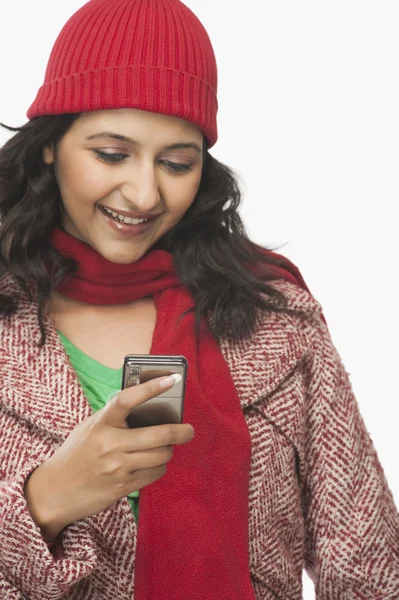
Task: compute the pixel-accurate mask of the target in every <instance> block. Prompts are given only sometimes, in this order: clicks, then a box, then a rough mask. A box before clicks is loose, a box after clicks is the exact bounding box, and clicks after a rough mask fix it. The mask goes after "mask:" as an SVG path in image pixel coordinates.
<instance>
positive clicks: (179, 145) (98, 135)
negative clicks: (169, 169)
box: [86, 131, 202, 154]
mask: <svg viewBox="0 0 399 600" xmlns="http://www.w3.org/2000/svg"><path fill="white" fill-rule="evenodd" d="M98 138H113V139H114V140H119V141H121V142H127V143H128V144H132V145H133V146H140V143H139V142H138V141H137V140H135V139H133V138H131V137H127V136H125V135H121V134H119V133H113V132H112V131H102V132H101V133H95V134H94V135H90V136H89V137H87V138H86V140H94V139H98ZM186 148H192V149H193V150H195V151H196V152H198V154H202V148H201V147H200V146H199V145H198V144H196V143H195V142H178V143H176V144H170V145H169V146H165V147H164V148H163V150H185V149H186Z"/></svg>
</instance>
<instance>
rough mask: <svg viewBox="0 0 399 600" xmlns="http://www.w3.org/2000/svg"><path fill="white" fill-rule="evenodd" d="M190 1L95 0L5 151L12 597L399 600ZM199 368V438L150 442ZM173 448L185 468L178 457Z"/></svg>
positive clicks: (381, 504) (346, 411) (358, 430)
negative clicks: (249, 222) (249, 184)
mask: <svg viewBox="0 0 399 600" xmlns="http://www.w3.org/2000/svg"><path fill="white" fill-rule="evenodd" d="M216 94H217V70H216V62H215V57H214V54H213V50H212V46H211V43H210V41H209V38H208V35H207V33H206V31H205V30H204V28H203V26H202V25H201V23H200V22H199V21H198V19H197V18H196V17H195V16H194V15H193V13H192V12H191V11H190V10H189V9H188V8H187V7H186V6H185V5H184V4H183V3H181V2H180V1H179V0H153V1H152V2H144V1H142V0H91V1H90V2H88V3H87V4H85V5H84V6H83V7H82V8H81V9H80V10H79V11H78V12H77V13H76V14H75V15H73V16H72V18H71V19H70V20H69V21H68V22H67V23H66V25H65V27H64V28H63V30H62V32H61V33H60V35H59V37H58V39H57V41H56V43H55V46H54V48H53V51H52V54H51V57H50V60H49V64H48V68H47V72H46V76H45V81H44V84H43V86H42V87H41V88H40V90H39V92H38V94H37V97H36V99H35V101H34V102H33V104H32V105H31V106H30V108H29V110H28V115H27V116H28V119H29V121H28V122H27V123H26V124H25V125H24V126H23V127H21V128H19V129H16V130H15V135H14V136H13V137H12V138H11V139H10V140H9V141H8V142H7V143H6V144H5V146H4V147H3V148H2V149H1V151H0V222H1V225H0V265H1V272H0V314H1V320H0V352H1V356H0V380H1V388H0V432H1V433H0V436H1V444H0V595H1V597H2V598H7V599H8V600H17V599H22V598H29V599H31V600H44V599H46V600H58V599H60V600H61V599H69V600H72V599H74V600H89V599H93V598H95V599H99V600H111V599H112V600H128V599H129V600H131V599H132V598H135V600H182V599H183V598H190V599H195V600H205V599H210V598H212V600H213V599H217V600H254V599H257V600H271V599H274V600H275V599H277V598H278V599H280V600H283V599H284V600H287V599H288V598H289V599H290V600H299V599H300V598H302V570H303V569H304V568H305V569H306V570H307V571H308V573H309V575H310V576H311V577H312V579H313V581H314V583H315V589H316V595H317V598H319V599H320V600H342V599H344V598H345V599H347V600H354V599H358V600H365V599H367V600H382V599H384V600H389V599H391V600H394V599H396V600H397V598H398V597H399V518H398V513H397V511H396V508H395V506H394V501H393V497H392V494H391V491H390V489H389V487H388V484H387V481H386V478H385V476H384V472H383V470H382V467H381V465H380V462H379V460H378V457H377V455H376V452H375V449H374V447H373V444H372V441H371V439H370V437H369V435H368V433H367V430H366V428H365V425H364V422H363V420H362V417H361V415H360V414H359V410H358V406H357V402H356V399H355V397H354V395H353V392H352V388H351V384H350V381H349V377H348V374H347V373H346V370H345V368H344V366H343V364H342V361H341V359H340V357H339V355H338V353H337V350H336V349H335V347H334V345H333V343H332V341H331V337H330V335H329V332H328V328H327V326H326V323H325V321H324V319H323V315H322V309H321V306H320V304H319V303H318V302H317V301H316V300H315V299H314V298H313V297H312V295H311V294H310V292H309V290H308V289H307V287H306V285H305V282H304V281H303V279H302V277H301V275H300V272H299V271H298V269H297V268H296V267H295V266H294V265H293V264H292V263H290V262H289V261H288V260H287V259H285V258H284V257H282V256H280V255H278V254H276V253H274V252H272V251H271V250H267V249H263V248H260V247H258V246H256V245H255V244H254V243H252V242H251V241H250V240H249V239H248V237H247V236H246V233H245V229H244V227H243V224H242V222H241V220H240V217H239V215H238V212H237V209H238V206H239V202H240V192H239V188H238V185H237V182H236V179H235V178H234V175H233V173H232V172H231V171H230V170H229V169H228V168H226V167H225V166H223V165H222V164H220V163H219V162H218V161H217V160H215V158H213V157H212V155H211V154H210V153H209V149H210V148H211V147H212V146H213V145H214V144H215V142H216V139H217V126H216V114H217V95H216ZM126 354H171V355H174V354H178V355H184V356H185V357H186V358H187V360H188V365H189V368H188V379H187V388H186V395H185V409H184V422H183V424H174V425H157V426H152V427H144V428H141V429H130V428H129V427H128V425H127V418H128V416H129V414H130V412H131V411H132V409H133V408H134V407H136V406H139V405H140V404H142V403H143V402H145V401H146V400H149V399H150V398H154V397H156V396H157V395H159V394H160V393H162V392H163V391H165V390H167V389H171V387H172V386H173V385H174V384H175V383H176V379H174V378H172V379H171V380H169V379H166V380H165V378H161V379H159V378H158V379H156V380H153V381H150V382H147V383H141V384H140V385H138V386H135V387H132V388H128V389H126V390H123V391H122V392H121V391H120V382H121V365H122V361H123V358H124V356H125V355H126ZM172 452H173V458H172Z"/></svg>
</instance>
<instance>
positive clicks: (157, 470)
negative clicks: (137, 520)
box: [124, 465, 167, 496]
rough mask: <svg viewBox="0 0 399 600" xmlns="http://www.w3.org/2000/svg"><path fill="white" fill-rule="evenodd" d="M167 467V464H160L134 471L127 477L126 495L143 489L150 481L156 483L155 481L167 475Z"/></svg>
mask: <svg viewBox="0 0 399 600" xmlns="http://www.w3.org/2000/svg"><path fill="white" fill-rule="evenodd" d="M166 468H167V467H166V465H160V466H159V467H151V468H150V469H140V470H137V471H133V472H132V473H131V474H130V475H129V477H128V479H127V484H126V487H125V491H124V496H127V495H128V494H131V493H132V492H136V491H137V490H141V489H142V488H144V487H145V486H147V485H149V484H150V483H154V481H157V480H158V479H160V478H161V477H162V476H163V475H165V473H166Z"/></svg>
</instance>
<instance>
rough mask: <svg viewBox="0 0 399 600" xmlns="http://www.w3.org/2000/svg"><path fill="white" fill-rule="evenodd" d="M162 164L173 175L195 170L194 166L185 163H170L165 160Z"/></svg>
mask: <svg viewBox="0 0 399 600" xmlns="http://www.w3.org/2000/svg"><path fill="white" fill-rule="evenodd" d="M161 162H162V164H164V165H165V166H166V168H167V169H169V170H170V171H172V172H173V173H186V172H187V171H192V170H193V165H190V164H188V165H187V164H183V163H174V162H170V161H169V160H163V161H161Z"/></svg>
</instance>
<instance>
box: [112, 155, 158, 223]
mask: <svg viewBox="0 0 399 600" xmlns="http://www.w3.org/2000/svg"><path fill="white" fill-rule="evenodd" d="M121 193H122V195H123V197H124V198H125V199H126V200H127V201H128V202H129V204H130V205H131V208H133V209H137V211H139V212H142V213H147V212H151V211H153V210H154V208H155V207H156V206H157V205H158V204H159V202H160V200H161V195H160V190H159V182H158V179H157V174H156V172H155V168H154V165H153V164H143V163H141V164H138V165H136V166H135V167H134V168H133V169H132V170H131V172H130V173H129V177H128V179H126V180H125V181H124V183H123V185H122V186H121Z"/></svg>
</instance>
